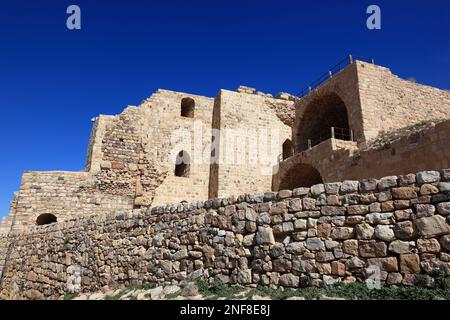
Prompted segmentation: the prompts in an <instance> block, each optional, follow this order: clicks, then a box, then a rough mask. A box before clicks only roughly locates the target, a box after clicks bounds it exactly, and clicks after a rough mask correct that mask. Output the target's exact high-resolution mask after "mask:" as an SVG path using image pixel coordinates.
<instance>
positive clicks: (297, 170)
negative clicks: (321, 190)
mask: <svg viewBox="0 0 450 320" xmlns="http://www.w3.org/2000/svg"><path fill="white" fill-rule="evenodd" d="M319 183H323V180H322V176H321V175H320V173H319V171H317V169H316V168H314V167H313V166H311V165H309V164H305V163H299V164H296V165H294V166H292V167H291V168H290V169H289V170H288V171H286V172H285V173H284V174H283V175H282V177H281V181H280V184H279V187H278V190H292V189H295V188H300V187H307V188H309V187H311V186H313V185H315V184H319Z"/></svg>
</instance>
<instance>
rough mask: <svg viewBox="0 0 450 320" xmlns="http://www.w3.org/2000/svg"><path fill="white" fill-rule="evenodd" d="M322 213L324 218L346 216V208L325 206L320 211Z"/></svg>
mask: <svg viewBox="0 0 450 320" xmlns="http://www.w3.org/2000/svg"><path fill="white" fill-rule="evenodd" d="M320 212H321V213H322V214H323V215H324V216H342V215H344V214H345V208H344V207H337V206H324V207H322V208H321V209H320Z"/></svg>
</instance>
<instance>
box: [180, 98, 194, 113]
mask: <svg viewBox="0 0 450 320" xmlns="http://www.w3.org/2000/svg"><path fill="white" fill-rule="evenodd" d="M194 111H195V101H194V99H192V98H183V99H182V100H181V116H182V117H186V118H193V117H194Z"/></svg>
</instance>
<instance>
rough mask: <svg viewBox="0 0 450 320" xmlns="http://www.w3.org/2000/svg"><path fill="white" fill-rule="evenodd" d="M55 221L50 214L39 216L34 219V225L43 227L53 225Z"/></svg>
mask: <svg viewBox="0 0 450 320" xmlns="http://www.w3.org/2000/svg"><path fill="white" fill-rule="evenodd" d="M56 221H57V219H56V217H55V216H54V215H53V214H50V213H44V214H41V215H40V216H39V217H37V219H36V225H38V226H43V225H45V224H50V223H55V222H56Z"/></svg>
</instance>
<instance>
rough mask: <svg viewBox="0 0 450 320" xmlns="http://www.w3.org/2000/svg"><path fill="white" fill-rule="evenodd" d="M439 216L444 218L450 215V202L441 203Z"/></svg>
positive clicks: (438, 206)
mask: <svg viewBox="0 0 450 320" xmlns="http://www.w3.org/2000/svg"><path fill="white" fill-rule="evenodd" d="M437 210H438V212H439V214H441V215H443V216H448V215H450V202H441V203H439V204H438V205H437Z"/></svg>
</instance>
